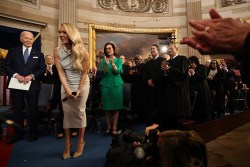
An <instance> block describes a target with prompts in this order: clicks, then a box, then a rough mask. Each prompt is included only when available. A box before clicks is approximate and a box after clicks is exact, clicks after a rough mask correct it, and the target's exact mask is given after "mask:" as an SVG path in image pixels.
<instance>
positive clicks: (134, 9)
mask: <svg viewBox="0 0 250 167" xmlns="http://www.w3.org/2000/svg"><path fill="white" fill-rule="evenodd" d="M0 1H1V3H0V14H6V15H10V16H13V17H18V18H24V19H28V20H31V21H32V20H34V21H39V22H44V23H46V24H47V26H46V27H41V26H37V25H34V24H27V23H23V22H21V21H13V20H11V19H3V18H2V17H0V25H5V26H10V27H16V28H23V29H27V30H32V31H39V30H40V31H41V36H42V51H43V52H44V53H45V54H52V53H53V49H54V48H55V47H56V46H57V45H58V33H57V31H58V24H59V22H62V20H61V19H62V18H60V16H63V15H68V14H69V13H68V12H67V10H61V9H60V10H59V8H60V5H59V4H60V3H59V2H60V1H59V0H0ZM67 1H69V2H70V1H71V0H67ZM74 1H75V4H74V6H71V7H70V6H67V7H70V8H73V9H72V10H70V9H69V10H70V11H71V12H72V13H74V14H75V16H73V17H74V18H75V20H73V19H74V18H72V19H71V17H72V15H70V17H68V19H69V20H68V21H72V23H75V25H76V26H77V27H78V29H79V31H80V33H81V36H82V38H83V41H84V43H85V46H86V48H88V46H89V31H88V30H89V27H88V26H89V24H95V25H104V26H115V27H123V28H129V29H132V28H142V29H162V28H167V29H169V28H176V29H177V30H178V34H177V37H178V39H177V41H179V40H180V39H181V38H182V37H184V36H186V35H190V30H188V25H187V23H188V22H187V21H188V19H190V18H191V16H192V15H194V14H195V15H194V16H197V18H208V11H209V9H211V8H217V10H219V12H220V13H221V15H222V16H224V17H234V18H237V17H241V18H250V12H249V10H250V7H249V4H250V3H249V1H250V0H243V1H239V0H238V1H236V0H234V1H233V0H230V3H231V4H230V6H225V5H224V6H225V7H219V6H218V5H219V4H218V3H217V2H221V4H222V1H220V0H218V1H217V0H216V1H211V0H192V1H194V2H195V1H200V2H201V3H200V5H201V8H200V11H199V12H200V13H197V11H196V8H195V7H194V6H193V7H192V3H190V2H192V1H191V0H74ZM244 1H246V2H244ZM223 2H224V4H229V1H223ZM241 2H242V3H241ZM188 5H189V7H188V8H187V6H188ZM190 5H191V6H190ZM63 12H66V13H63ZM64 19H65V17H64ZM59 20H60V21H59ZM64 21H65V20H63V22H64ZM179 50H180V53H181V54H183V55H189V54H191V53H193V52H191V53H189V51H188V50H189V49H188V47H187V46H186V45H181V46H180V48H179ZM195 54H196V53H195Z"/></svg>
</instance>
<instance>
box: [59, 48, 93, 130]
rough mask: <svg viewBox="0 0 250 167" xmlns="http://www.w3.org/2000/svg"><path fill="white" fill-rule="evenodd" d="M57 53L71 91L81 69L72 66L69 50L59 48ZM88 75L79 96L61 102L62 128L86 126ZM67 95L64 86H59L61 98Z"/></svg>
mask: <svg viewBox="0 0 250 167" xmlns="http://www.w3.org/2000/svg"><path fill="white" fill-rule="evenodd" d="M58 55H59V57H60V59H61V62H60V63H61V66H62V68H63V70H64V73H65V77H66V81H67V84H68V86H69V87H70V89H71V91H73V92H74V91H77V89H78V86H79V84H80V79H81V76H82V72H81V71H77V70H75V69H74V68H73V65H72V58H71V52H67V51H65V50H64V49H62V48H60V49H59V50H58ZM89 87H90V82H89V77H87V79H86V83H85V84H84V85H83V88H82V91H81V92H80V95H79V97H77V98H75V99H68V100H66V101H63V102H62V107H63V113H64V119H63V128H64V129H66V128H84V127H86V126H87V121H86V112H85V109H86V101H87V98H88V95H89ZM66 96H67V94H66V92H65V90H64V87H63V86H61V98H62V99H64V98H65V97H66Z"/></svg>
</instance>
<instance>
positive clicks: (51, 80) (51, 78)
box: [42, 65, 61, 86]
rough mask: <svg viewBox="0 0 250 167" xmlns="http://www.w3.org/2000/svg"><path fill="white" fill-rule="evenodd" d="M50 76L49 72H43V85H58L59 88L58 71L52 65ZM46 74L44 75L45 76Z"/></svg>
mask: <svg viewBox="0 0 250 167" xmlns="http://www.w3.org/2000/svg"><path fill="white" fill-rule="evenodd" d="M52 72H53V73H52V75H51V74H50V72H48V71H47V70H46V71H45V73H44V74H43V76H42V81H43V82H44V83H48V84H58V85H60V86H61V81H60V78H59V74H58V71H57V69H56V66H55V65H52ZM45 74H46V75H45Z"/></svg>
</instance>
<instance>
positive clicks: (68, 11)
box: [59, 0, 76, 25]
mask: <svg viewBox="0 0 250 167" xmlns="http://www.w3.org/2000/svg"><path fill="white" fill-rule="evenodd" d="M61 23H71V24H73V25H75V24H76V0H60V2H59V24H61Z"/></svg>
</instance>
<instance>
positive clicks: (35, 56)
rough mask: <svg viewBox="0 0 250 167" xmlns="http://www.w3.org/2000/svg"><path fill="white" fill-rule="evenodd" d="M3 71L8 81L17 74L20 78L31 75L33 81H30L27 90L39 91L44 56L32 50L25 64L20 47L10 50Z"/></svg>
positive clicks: (43, 70)
mask: <svg viewBox="0 0 250 167" xmlns="http://www.w3.org/2000/svg"><path fill="white" fill-rule="evenodd" d="M4 70H5V72H6V74H7V75H8V76H9V79H10V78H11V77H12V76H13V75H14V74H15V73H18V74H19V75H22V76H28V75H30V74H33V75H34V76H35V80H32V82H31V85H30V89H29V90H39V89H40V87H41V84H40V79H41V76H42V75H43V74H44V73H45V60H44V55H43V53H41V52H40V51H37V50H35V49H33V48H32V50H31V52H30V55H29V58H28V60H27V63H26V64H25V63H24V58H23V52H22V46H19V47H16V48H13V49H10V50H9V51H8V54H7V56H6V59H5V61H4Z"/></svg>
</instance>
